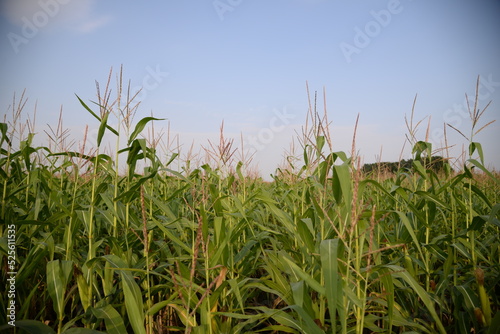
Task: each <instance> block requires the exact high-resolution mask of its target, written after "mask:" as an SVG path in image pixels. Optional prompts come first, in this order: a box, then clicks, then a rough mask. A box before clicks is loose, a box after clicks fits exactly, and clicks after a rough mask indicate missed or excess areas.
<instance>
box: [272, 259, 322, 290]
mask: <svg viewBox="0 0 500 334" xmlns="http://www.w3.org/2000/svg"><path fill="white" fill-rule="evenodd" d="M282 259H283V260H285V262H286V263H287V264H288V265H289V266H290V268H291V269H292V272H293V273H294V274H295V275H297V276H298V277H300V278H301V279H303V280H304V281H305V282H306V283H307V285H309V287H310V288H312V289H313V290H315V291H316V292H318V293H319V294H321V295H324V294H325V288H324V287H323V286H321V284H319V283H318V281H316V280H315V279H314V278H313V277H312V276H311V275H309V274H308V273H306V272H305V271H304V270H303V269H302V268H300V267H299V266H298V265H297V264H295V262H293V261H292V260H290V259H289V258H288V257H286V256H284V257H283V258H282Z"/></svg>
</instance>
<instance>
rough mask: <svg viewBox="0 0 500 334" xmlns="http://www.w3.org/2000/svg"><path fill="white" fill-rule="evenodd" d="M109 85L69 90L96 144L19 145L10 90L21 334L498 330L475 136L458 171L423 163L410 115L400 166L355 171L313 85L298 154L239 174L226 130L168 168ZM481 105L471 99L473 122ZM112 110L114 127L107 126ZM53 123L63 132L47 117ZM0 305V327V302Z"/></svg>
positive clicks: (491, 245)
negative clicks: (88, 97)
mask: <svg viewBox="0 0 500 334" xmlns="http://www.w3.org/2000/svg"><path fill="white" fill-rule="evenodd" d="M110 77H111V73H110ZM109 81H110V80H109V79H108V82H107V84H106V88H105V90H104V92H102V93H101V92H100V91H99V88H98V92H99V93H98V101H96V103H94V104H90V103H87V102H85V101H84V100H83V99H81V98H79V97H78V100H79V101H80V103H81V105H82V108H83V109H85V110H87V111H88V112H89V113H91V114H92V115H93V116H94V117H95V118H96V119H97V121H98V126H99V131H98V135H97V142H96V146H95V149H94V150H88V149H86V148H85V147H80V149H79V150H73V149H72V148H70V147H65V146H64V145H62V146H61V145H59V146H58V145H53V146H51V147H33V136H34V133H33V131H32V127H29V126H28V127H27V128H28V130H29V133H28V134H27V135H24V136H21V134H23V132H22V131H20V129H24V127H23V126H22V125H21V123H22V121H21V115H22V110H23V108H24V105H25V99H24V97H23V96H22V97H21V100H20V101H17V100H15V103H13V105H12V109H13V117H12V121H11V122H10V123H9V124H8V123H7V122H4V123H1V124H0V130H1V139H0V145H1V152H0V154H1V156H0V178H1V182H2V187H1V188H2V198H1V203H2V207H1V210H0V213H1V216H0V219H1V220H2V224H1V225H0V233H1V235H2V239H1V245H2V247H1V256H2V264H3V266H4V267H5V266H6V258H7V247H6V245H7V237H6V226H7V225H10V224H15V226H16V245H17V248H16V252H17V254H16V255H17V268H18V269H17V272H18V273H17V277H16V289H17V290H16V292H17V295H16V307H17V319H18V321H17V322H16V325H17V329H18V330H19V332H23V331H24V332H28V333H40V332H42V331H44V332H46V333H80V332H81V333H96V332H106V333H125V332H130V333H170V332H184V333H251V332H271V333H366V332H380V333H404V332H419V333H470V332H472V331H473V332H475V333H494V332H495V330H496V328H498V326H499V324H500V312H499V306H500V301H499V298H498V296H500V283H499V277H500V261H499V259H500V254H499V251H500V234H499V228H500V220H499V217H500V204H499V203H498V194H499V189H500V187H499V183H500V181H499V177H498V174H497V173H494V172H491V171H488V170H487V169H486V168H485V167H484V157H483V153H482V149H481V146H480V144H479V143H477V142H474V141H473V137H472V135H471V136H470V138H469V139H470V146H469V147H470V149H469V153H470V155H469V159H468V160H467V162H466V163H465V165H463V166H462V169H461V170H459V171H456V170H453V169H452V168H451V166H450V165H449V164H448V163H446V164H445V169H444V170H443V171H441V172H435V171H434V170H433V169H432V168H430V166H429V165H428V164H427V163H426V159H429V158H430V157H431V155H432V153H433V151H432V146H431V144H430V143H428V142H427V140H417V139H416V137H417V136H416V135H415V134H416V131H415V129H416V128H415V127H414V126H413V113H412V117H411V119H410V120H408V122H407V124H408V125H409V130H410V131H409V132H410V136H409V139H411V140H410V143H411V145H412V147H413V155H414V165H413V167H412V168H408V169H400V170H399V171H398V172H397V173H395V174H384V175H382V174H377V173H373V174H368V175H366V174H364V173H363V172H362V169H361V163H360V159H359V158H358V157H357V156H356V145H355V139H356V135H355V134H354V135H353V145H352V150H351V152H350V156H349V155H348V154H346V153H345V152H333V149H332V139H331V135H330V133H329V130H328V129H329V121H328V118H327V113H326V107H325V111H324V113H323V115H320V114H319V113H318V112H317V111H316V96H315V97H314V103H310V107H309V111H308V116H307V122H306V125H305V126H304V128H303V129H302V133H301V134H300V136H299V141H298V142H299V144H300V147H301V150H302V154H301V156H302V158H301V159H294V160H292V159H289V160H288V161H289V163H290V164H289V165H288V166H286V165H285V166H282V168H281V169H280V170H278V171H277V173H276V174H275V175H274V180H273V181H272V182H264V181H263V180H262V179H260V178H258V177H250V176H248V175H245V167H247V163H248V161H249V160H250V158H248V157H247V159H245V158H244V155H242V154H240V156H239V158H241V159H240V160H237V159H238V155H237V154H238V153H237V148H235V147H234V146H233V141H232V140H230V139H227V138H225V137H224V134H223V126H221V136H220V141H219V143H218V144H217V143H212V142H209V143H208V145H207V147H206V148H205V149H206V153H207V155H208V158H209V159H208V163H207V164H204V165H201V166H199V167H197V168H193V167H192V166H190V165H189V163H190V162H186V164H187V165H186V166H184V167H185V168H181V169H172V168H171V166H170V165H171V164H172V163H173V162H174V161H177V163H180V162H179V159H180V156H179V154H177V153H172V154H171V155H170V156H167V157H165V158H160V155H159V152H158V151H157V149H156V148H157V146H158V145H157V143H158V142H159V141H158V138H154V136H153V138H150V140H149V141H147V140H146V139H143V138H141V137H140V133H141V132H142V131H143V130H144V129H145V128H146V127H147V126H148V125H151V124H152V123H151V122H153V121H154V122H156V121H160V120H159V119H156V118H154V117H145V118H143V119H141V120H139V121H137V122H134V121H133V114H134V113H135V110H136V108H137V105H134V104H133V97H129V98H127V101H121V99H120V96H122V95H123V94H122V91H123V89H122V85H121V81H122V79H121V72H120V74H119V78H118V86H117V87H118V89H117V90H118V91H119V92H120V93H119V94H118V97H117V98H116V100H112V98H111V93H110V91H111V90H110V89H109ZM308 95H309V93H308ZM476 101H477V94H476ZM94 110H98V111H97V112H96V111H94ZM478 110H479V109H478V107H477V103H475V105H474V107H473V108H471V118H472V122H473V126H472V128H473V130H472V133H473V134H477V132H478V131H477V130H476V128H477V126H478V120H479V117H480V116H481V114H482V112H478ZM483 110H484V109H483ZM110 117H116V119H117V120H118V121H119V122H122V124H125V126H124V127H123V128H120V129H115V128H112V127H111V126H110V125H109V124H110V121H109V120H110ZM61 124H62V123H61ZM119 124H120V123H119ZM417 126H418V124H417ZM483 128H484V127H482V128H481V129H480V130H482V129H483ZM151 133H153V132H151ZM51 135H52V138H53V142H54V143H56V142H58V143H63V142H64V140H63V139H64V138H65V135H64V130H62V125H61V126H60V127H59V130H57V129H56V130H55V131H52V133H51ZM105 135H108V136H115V137H116V152H115V155H114V157H111V156H110V155H108V154H106V153H105V151H104V150H103V149H102V147H101V144H102V142H103V138H104V137H105ZM16 136H17V138H18V140H17V141H16V140H15V138H16ZM121 137H124V138H126V143H125V144H123V143H122V140H120V138H121ZM57 138H59V139H57ZM16 142H18V143H19V145H18V146H16V144H15V143H16ZM148 142H149V144H148ZM151 143H154V145H152V144H151ZM123 145H124V147H123ZM122 155H123V156H125V157H124V160H125V161H126V167H127V170H126V172H125V174H124V175H123V174H120V172H119V171H120V169H119V161H120V157H121V156H122ZM475 155H478V156H479V158H476V157H475ZM300 162H301V165H300V166H299V163H300ZM472 167H474V168H472ZM141 168H142V169H141ZM6 272H7V270H2V274H1V276H2V279H3V281H4V282H5V280H6V278H7V277H6ZM4 286H5V285H2V288H1V289H5V288H4ZM6 298H7V297H6V294H5V293H2V294H0V300H1V301H2V305H6V304H7V302H8V300H7V299H6ZM0 318H1V319H2V320H3V322H5V323H6V322H7V314H6V308H5V307H3V308H2V309H1V310H0ZM3 328H8V325H6V326H4V327H3Z"/></svg>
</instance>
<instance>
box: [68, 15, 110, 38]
mask: <svg viewBox="0 0 500 334" xmlns="http://www.w3.org/2000/svg"><path fill="white" fill-rule="evenodd" d="M112 19H113V18H112V17H111V16H110V15H106V16H102V17H99V18H94V19H90V20H88V21H86V22H84V23H83V24H81V25H80V26H78V27H77V31H78V32H80V33H83V34H88V33H91V32H94V31H96V30H97V29H99V28H101V27H103V26H105V25H107V24H108V23H109V22H111V21H112Z"/></svg>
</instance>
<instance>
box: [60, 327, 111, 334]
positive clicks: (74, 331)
mask: <svg viewBox="0 0 500 334" xmlns="http://www.w3.org/2000/svg"><path fill="white" fill-rule="evenodd" d="M63 334H104V332H100V331H96V330H95V329H89V328H70V329H68V330H66V331H64V332H63Z"/></svg>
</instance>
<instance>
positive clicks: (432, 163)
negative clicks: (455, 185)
mask: <svg viewBox="0 0 500 334" xmlns="http://www.w3.org/2000/svg"><path fill="white" fill-rule="evenodd" d="M420 162H421V163H422V165H423V166H424V167H425V168H426V169H431V170H433V171H434V172H436V173H438V172H441V171H443V170H444V165H445V163H446V161H445V159H444V158H443V157H441V156H434V157H431V158H430V159H427V158H424V159H420ZM401 168H403V169H406V170H412V169H413V159H408V160H405V159H403V160H401V161H397V162H375V163H371V164H364V165H363V172H365V173H370V172H377V171H379V170H380V171H382V172H389V173H397V171H398V170H399V169H401Z"/></svg>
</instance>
